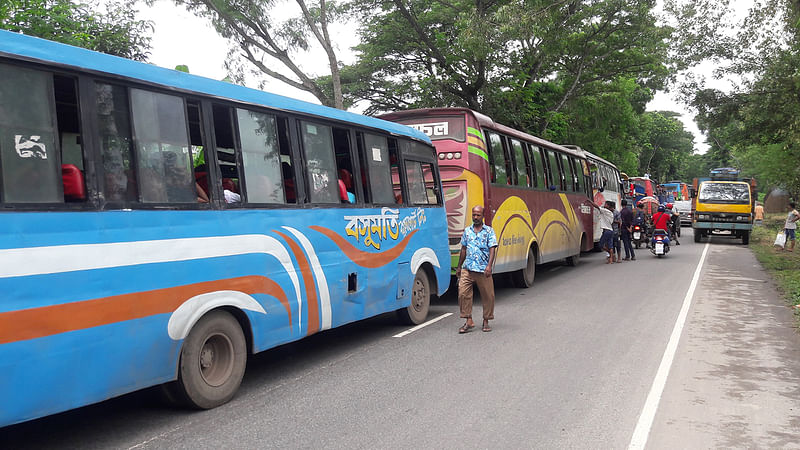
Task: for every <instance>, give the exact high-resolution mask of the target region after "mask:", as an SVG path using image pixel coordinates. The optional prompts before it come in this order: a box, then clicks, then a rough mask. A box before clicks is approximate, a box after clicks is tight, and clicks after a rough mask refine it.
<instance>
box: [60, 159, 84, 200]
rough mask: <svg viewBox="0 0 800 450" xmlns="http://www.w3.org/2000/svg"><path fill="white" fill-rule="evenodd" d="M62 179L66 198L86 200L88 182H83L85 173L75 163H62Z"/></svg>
mask: <svg viewBox="0 0 800 450" xmlns="http://www.w3.org/2000/svg"><path fill="white" fill-rule="evenodd" d="M61 179H62V181H63V183H64V200H66V201H68V202H81V201H84V200H86V184H84V182H83V173H82V172H81V171H80V169H78V166H76V165H75V164H62V165H61Z"/></svg>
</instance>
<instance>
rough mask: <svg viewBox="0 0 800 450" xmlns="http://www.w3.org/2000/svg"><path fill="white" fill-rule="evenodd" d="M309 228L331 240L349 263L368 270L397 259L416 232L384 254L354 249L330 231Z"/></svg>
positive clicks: (321, 228) (312, 226) (320, 228)
mask: <svg viewBox="0 0 800 450" xmlns="http://www.w3.org/2000/svg"><path fill="white" fill-rule="evenodd" d="M309 228H311V229H312V230H316V231H319V232H320V233H322V234H324V235H325V236H327V237H328V238H330V240H332V241H333V242H334V243H335V244H336V245H337V246H338V247H339V249H341V250H342V252H343V253H344V254H345V255H346V256H347V257H348V258H350V260H351V261H353V262H354V263H356V264H358V265H359V266H361V267H366V268H368V269H375V268H377V267H383V266H385V265H387V264H389V263H390V262H392V261H394V260H395V259H397V257H398V256H400V254H401V253H403V250H405V249H406V246H407V245H408V241H409V240H410V239H411V236H413V235H414V233H416V232H417V231H418V230H414V231H412V232H410V233H408V236H406V237H405V238H403V240H402V241H400V242H398V243H397V245H395V246H394V247H392V248H391V249H389V250H386V251H385V252H382V253H370V252H365V251H362V250H359V249H357V248H355V247H354V246H353V245H352V244H350V243H349V242H347V241H346V240H345V239H344V238H343V237H341V236H339V235H338V234H336V233H335V232H334V231H332V230H329V229H327V228H323V227H319V226H316V225H311V226H309Z"/></svg>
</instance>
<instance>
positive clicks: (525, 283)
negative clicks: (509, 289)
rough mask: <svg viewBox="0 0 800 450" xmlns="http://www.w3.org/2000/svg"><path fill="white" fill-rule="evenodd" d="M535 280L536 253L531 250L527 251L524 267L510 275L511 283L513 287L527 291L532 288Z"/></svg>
mask: <svg viewBox="0 0 800 450" xmlns="http://www.w3.org/2000/svg"><path fill="white" fill-rule="evenodd" d="M535 278H536V253H534V251H533V248H529V249H528V259H527V261H526V262H525V267H524V268H522V269H519V270H517V271H516V272H514V273H512V274H511V282H512V283H513V284H514V286H515V287H518V288H522V289H527V288H529V287H531V286H533V280H534V279H535Z"/></svg>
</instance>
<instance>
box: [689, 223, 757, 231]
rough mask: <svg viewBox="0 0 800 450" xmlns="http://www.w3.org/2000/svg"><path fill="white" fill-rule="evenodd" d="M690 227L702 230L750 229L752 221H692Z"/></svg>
mask: <svg viewBox="0 0 800 450" xmlns="http://www.w3.org/2000/svg"><path fill="white" fill-rule="evenodd" d="M692 228H700V229H704V230H752V229H753V224H752V223H726V222H721V223H720V222H694V223H693V224H692Z"/></svg>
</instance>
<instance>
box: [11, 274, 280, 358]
mask: <svg viewBox="0 0 800 450" xmlns="http://www.w3.org/2000/svg"><path fill="white" fill-rule="evenodd" d="M225 290H228V291H239V292H243V293H245V294H267V295H271V296H273V297H275V298H277V299H278V300H279V301H280V302H281V304H282V305H283V307H284V308H285V309H286V312H287V313H288V314H289V324H290V325H291V323H292V310H291V307H290V306H289V301H288V299H287V298H286V294H285V293H284V292H283V289H281V287H280V286H279V285H278V283H276V282H274V281H272V280H270V279H269V278H266V277H262V276H255V275H253V276H246V277H238V278H228V279H224V280H215V281H205V282H202V283H194V284H187V285H184V286H175V287H170V288H164V289H155V290H152V291H144V292H134V293H131V294H122V295H114V296H111V297H103V298H97V299H92V300H85V301H80V302H74V303H64V304H61V305H52V306H42V307H39V308H31V309H23V310H19V311H9V312H4V313H0V344H7V343H9V342H17V341H23V340H27V339H35V338H40V337H45V336H52V335H54V334H59V333H66V332H69V331H76V330H83V329H86V328H92V327H98V326H101V325H108V324H111V323H117V322H123V321H126V320H132V319H141V318H143V317H149V316H152V315H156V314H165V313H172V312H174V311H175V310H176V309H178V307H179V306H180V305H181V304H183V302H185V301H186V300H188V299H190V298H192V297H194V296H197V295H200V294H205V293H208V292H215V291H225ZM166 331H167V330H166V329H165V330H164V333H165V335H166Z"/></svg>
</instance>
